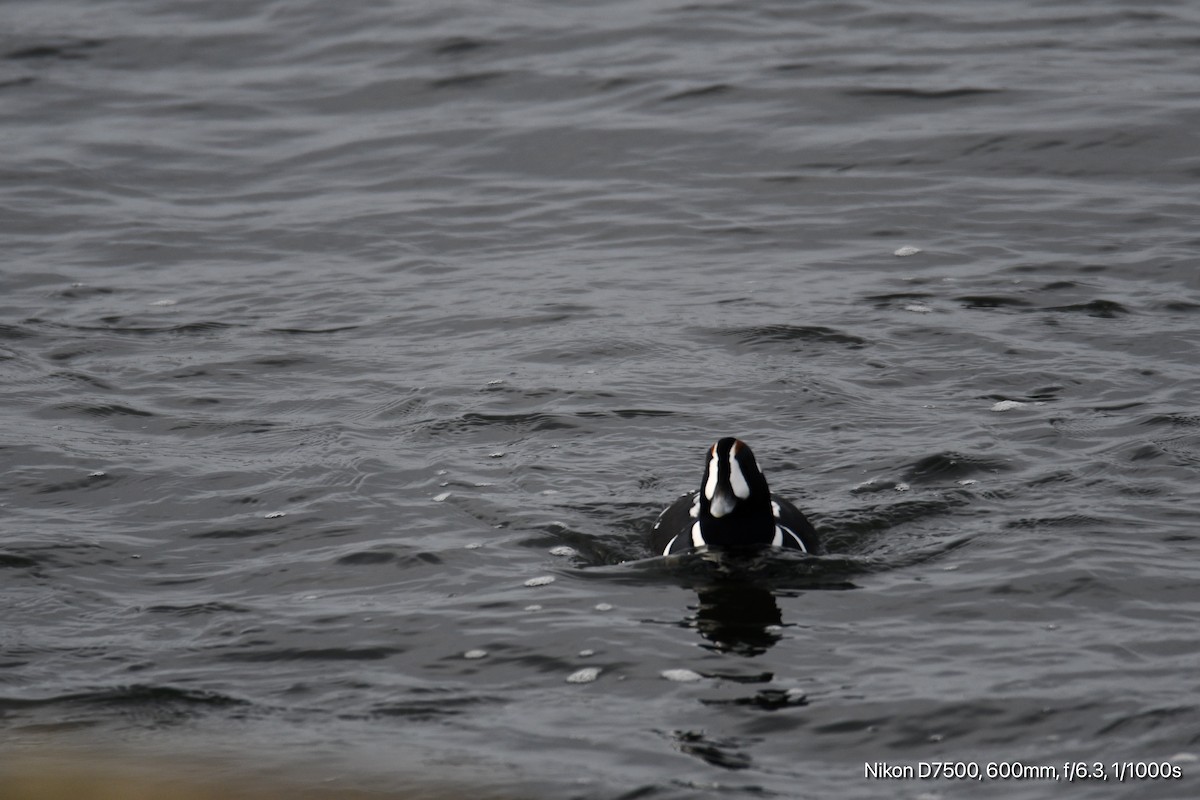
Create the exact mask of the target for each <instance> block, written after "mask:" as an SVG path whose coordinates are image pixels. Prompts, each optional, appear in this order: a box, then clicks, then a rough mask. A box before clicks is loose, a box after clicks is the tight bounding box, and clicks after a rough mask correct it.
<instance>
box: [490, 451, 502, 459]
mask: <svg viewBox="0 0 1200 800" xmlns="http://www.w3.org/2000/svg"><path fill="white" fill-rule="evenodd" d="M488 458H504V451H503V450H497V451H496V452H494V453H488Z"/></svg>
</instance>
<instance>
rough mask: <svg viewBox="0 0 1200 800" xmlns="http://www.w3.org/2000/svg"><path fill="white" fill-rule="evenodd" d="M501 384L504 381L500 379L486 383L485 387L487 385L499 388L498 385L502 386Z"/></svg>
mask: <svg viewBox="0 0 1200 800" xmlns="http://www.w3.org/2000/svg"><path fill="white" fill-rule="evenodd" d="M502 383H504V380H503V379H501V378H496V379H495V380H491V381H488V382H487V385H488V386H499V385H500V384H502Z"/></svg>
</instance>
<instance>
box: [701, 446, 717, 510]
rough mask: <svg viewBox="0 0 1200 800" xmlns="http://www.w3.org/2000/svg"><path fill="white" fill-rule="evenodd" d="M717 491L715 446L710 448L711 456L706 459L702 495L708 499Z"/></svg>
mask: <svg viewBox="0 0 1200 800" xmlns="http://www.w3.org/2000/svg"><path fill="white" fill-rule="evenodd" d="M716 493H717V448H715V447H714V448H713V450H712V458H710V459H709V460H708V480H707V481H705V482H704V496H705V497H707V498H708V499H709V500H712V499H713V495H714V494H716Z"/></svg>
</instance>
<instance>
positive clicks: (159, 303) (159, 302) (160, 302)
mask: <svg viewBox="0 0 1200 800" xmlns="http://www.w3.org/2000/svg"><path fill="white" fill-rule="evenodd" d="M178 303H179V301H178V300H172V299H170V298H169V297H164V298H163V299H162V300H155V301H154V302H152V303H151V304H150V305H152V306H173V305H177V304H178Z"/></svg>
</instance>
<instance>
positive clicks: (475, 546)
mask: <svg viewBox="0 0 1200 800" xmlns="http://www.w3.org/2000/svg"><path fill="white" fill-rule="evenodd" d="M481 547H483V545H482V544H480V543H479V542H471V543H470V544H464V545H463V549H464V550H478V549H479V548H481Z"/></svg>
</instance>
